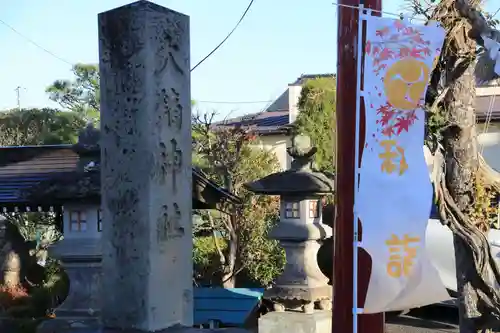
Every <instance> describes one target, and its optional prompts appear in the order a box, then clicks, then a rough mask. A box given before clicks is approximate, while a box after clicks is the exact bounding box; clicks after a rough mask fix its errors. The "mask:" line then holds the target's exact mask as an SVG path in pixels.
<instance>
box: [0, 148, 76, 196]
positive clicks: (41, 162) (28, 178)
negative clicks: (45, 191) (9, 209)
mask: <svg viewBox="0 0 500 333" xmlns="http://www.w3.org/2000/svg"><path fill="white" fill-rule="evenodd" d="M77 163H78V156H77V155H76V154H75V153H74V152H73V151H72V150H71V146H70V145H60V146H37V147H0V204H6V203H11V204H12V203H18V204H22V203H25V202H26V200H25V199H23V198H22V197H21V192H22V191H23V190H26V189H29V188H31V187H33V186H35V185H36V184H38V183H39V182H41V181H44V180H47V179H49V178H51V177H53V176H55V175H58V174H60V173H64V172H68V171H73V170H75V169H76V166H77Z"/></svg>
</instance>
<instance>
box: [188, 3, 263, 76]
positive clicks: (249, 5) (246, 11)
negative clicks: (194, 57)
mask: <svg viewBox="0 0 500 333" xmlns="http://www.w3.org/2000/svg"><path fill="white" fill-rule="evenodd" d="M253 2H254V0H250V3H249V4H248V6H247V9H245V11H244V12H243V15H241V17H240V20H239V21H238V23H236V25H235V26H234V28H233V30H231V31H230V32H229V34H228V35H227V36H226V38H224V39H223V40H222V42H220V43H219V45H217V46H216V47H215V48H214V49H213V50H212V51H211V52H210V53H209V54H207V55H206V56H205V58H203V59H201V60H200V61H199V62H198V63H197V64H196V65H195V66H194V67H193V68H191V72H192V71H194V70H195V69H196V67H198V66H200V65H201V64H202V63H203V62H204V61H205V60H207V59H208V58H209V57H210V56H211V55H212V54H214V53H215V51H217V50H218V49H219V48H220V47H221V46H222V44H224V43H225V42H226V40H228V39H229V37H231V35H232V34H233V32H235V30H236V29H237V28H238V27H239V25H240V24H241V22H242V21H243V19H244V18H245V16H246V15H247V13H248V11H249V10H250V8H251V7H252V5H253Z"/></svg>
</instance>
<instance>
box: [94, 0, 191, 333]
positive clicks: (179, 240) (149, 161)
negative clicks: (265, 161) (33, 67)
mask: <svg viewBox="0 0 500 333" xmlns="http://www.w3.org/2000/svg"><path fill="white" fill-rule="evenodd" d="M189 54H190V50H189V18H188V16H185V15H183V14H180V13H177V12H174V11H172V10H169V9H167V8H164V7H161V6H159V5H156V4H154V3H151V2H148V1H138V2H135V3H132V4H130V5H126V6H123V7H120V8H116V9H113V10H111V11H108V12H104V13H101V14H99V60H100V61H99V69H100V75H101V186H102V190H101V191H102V210H103V221H104V223H103V237H102V248H103V276H102V300H103V304H102V308H101V311H102V322H103V326H104V327H106V328H113V329H122V330H125V331H127V330H132V329H135V330H138V331H145V332H153V331H160V330H164V329H166V328H168V327H172V326H175V325H184V326H192V322H193V318H192V317H193V292H192V235H191V204H192V203H191V189H192V179H191V140H192V139H191V97H190V62H189Z"/></svg>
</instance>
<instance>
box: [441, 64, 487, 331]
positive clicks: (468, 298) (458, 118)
mask: <svg viewBox="0 0 500 333" xmlns="http://www.w3.org/2000/svg"><path fill="white" fill-rule="evenodd" d="M455 60H457V59H455ZM460 67H462V68H460ZM462 72H463V74H461V75H460V76H459V77H458V78H457V74H458V73H462ZM448 73H449V74H450V76H451V75H453V77H448V78H447V81H451V82H452V83H451V85H450V86H449V88H450V90H449V92H448V94H447V96H446V98H445V105H446V107H447V108H448V110H447V111H448V115H449V117H450V119H449V121H450V127H449V128H448V129H447V130H446V131H445V135H444V140H443V148H444V154H445V161H446V179H445V180H446V185H447V188H448V190H449V192H450V195H451V197H452V198H453V200H454V201H455V203H456V204H457V206H458V208H459V209H460V211H462V212H463V213H465V214H466V212H467V211H469V210H470V208H471V207H472V206H473V205H474V184H475V173H476V171H477V168H478V153H477V140H476V128H475V124H476V119H475V113H474V100H475V98H476V91H475V78H474V68H473V64H470V63H469V62H468V61H466V62H465V63H463V66H459V68H454V70H452V71H448ZM454 245H455V263H456V276H457V291H458V295H459V318H460V333H471V332H476V329H475V326H474V323H473V321H472V320H471V318H474V317H478V316H480V314H479V313H471V309H474V308H476V304H475V302H477V297H476V295H475V293H476V292H475V290H474V288H473V286H472V283H471V280H472V278H471V277H470V276H469V272H471V270H472V271H474V270H475V267H474V258H473V257H472V253H471V251H470V246H469V245H468V244H466V243H465V242H464V240H463V239H461V238H460V237H458V236H457V235H456V234H454Z"/></svg>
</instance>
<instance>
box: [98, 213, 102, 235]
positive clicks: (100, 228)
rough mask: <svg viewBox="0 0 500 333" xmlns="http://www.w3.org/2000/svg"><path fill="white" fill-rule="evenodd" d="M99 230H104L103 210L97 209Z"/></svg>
mask: <svg viewBox="0 0 500 333" xmlns="http://www.w3.org/2000/svg"><path fill="white" fill-rule="evenodd" d="M97 231H99V232H101V231H102V210H100V209H98V210H97Z"/></svg>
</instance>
